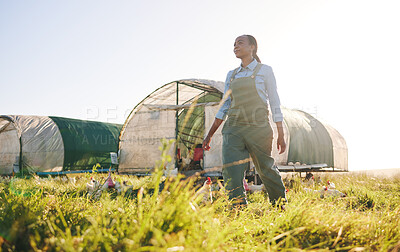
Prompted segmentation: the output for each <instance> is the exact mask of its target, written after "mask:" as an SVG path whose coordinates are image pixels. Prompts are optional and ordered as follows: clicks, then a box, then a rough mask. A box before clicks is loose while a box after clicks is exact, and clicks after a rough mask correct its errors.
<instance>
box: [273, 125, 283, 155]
mask: <svg viewBox="0 0 400 252" xmlns="http://www.w3.org/2000/svg"><path fill="white" fill-rule="evenodd" d="M275 123H276V127H277V129H278V140H277V141H276V147H277V148H278V151H279V149H280V151H279V154H282V153H284V152H285V150H286V143H285V138H284V137H285V134H284V133H283V126H282V121H280V122H275Z"/></svg>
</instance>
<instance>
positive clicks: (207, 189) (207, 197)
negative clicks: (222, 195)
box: [194, 177, 213, 203]
mask: <svg viewBox="0 0 400 252" xmlns="http://www.w3.org/2000/svg"><path fill="white" fill-rule="evenodd" d="M211 184H212V181H211V178H210V177H207V180H206V181H205V182H204V184H203V186H202V187H201V188H200V189H199V190H197V191H196V193H195V195H194V196H195V198H197V196H199V195H203V202H206V201H210V202H211V203H212V202H213V198H212V191H211Z"/></svg>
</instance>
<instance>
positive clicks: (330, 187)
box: [327, 180, 336, 189]
mask: <svg viewBox="0 0 400 252" xmlns="http://www.w3.org/2000/svg"><path fill="white" fill-rule="evenodd" d="M327 184H328V186H327V187H328V189H336V186H335V184H334V183H333V182H330V181H329V180H328V181H327Z"/></svg>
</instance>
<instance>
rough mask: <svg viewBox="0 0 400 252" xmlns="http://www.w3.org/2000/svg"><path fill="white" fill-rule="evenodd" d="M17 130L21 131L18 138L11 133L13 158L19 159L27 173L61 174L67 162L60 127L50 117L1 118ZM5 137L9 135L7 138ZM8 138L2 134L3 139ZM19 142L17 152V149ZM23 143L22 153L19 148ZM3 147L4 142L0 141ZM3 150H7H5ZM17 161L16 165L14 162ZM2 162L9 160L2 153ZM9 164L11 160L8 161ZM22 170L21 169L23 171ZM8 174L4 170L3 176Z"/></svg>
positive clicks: (0, 135)
mask: <svg viewBox="0 0 400 252" xmlns="http://www.w3.org/2000/svg"><path fill="white" fill-rule="evenodd" d="M0 118H1V119H3V120H8V121H10V122H11V123H12V125H13V126H14V128H16V129H18V131H17V132H18V133H17V136H16V134H15V133H12V136H10V139H12V140H10V141H11V143H12V146H13V147H12V153H13V154H12V155H15V153H18V154H17V155H15V156H20V159H21V163H20V164H21V165H22V167H23V169H24V170H25V171H27V172H48V171H61V170H62V167H63V162H64V145H63V140H62V138H61V134H60V132H59V130H58V127H57V125H56V124H55V123H54V122H53V121H52V120H51V119H50V118H49V117H47V116H2V117H0ZM4 134H6V135H4ZM6 136H7V132H0V138H1V139H3V137H6ZM16 142H18V150H16V149H17V147H16V145H17V144H16ZM19 143H20V144H21V146H22V147H21V152H20V148H19ZM0 145H2V146H3V141H1V142H0ZM2 148H4V147H2ZM15 158H16V157H14V160H12V161H13V163H15V161H16V160H15ZM0 160H1V161H0V162H4V161H3V160H7V155H3V154H1V157H0ZM7 162H8V161H7ZM22 167H21V169H22ZM7 172H9V168H8V169H7V170H1V173H2V174H6V173H7Z"/></svg>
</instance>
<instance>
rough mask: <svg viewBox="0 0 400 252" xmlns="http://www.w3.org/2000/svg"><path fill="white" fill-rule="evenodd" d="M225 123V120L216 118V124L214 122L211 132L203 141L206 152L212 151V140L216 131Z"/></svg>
mask: <svg viewBox="0 0 400 252" xmlns="http://www.w3.org/2000/svg"><path fill="white" fill-rule="evenodd" d="M223 121H224V120H222V119H218V118H215V120H214V122H213V124H212V126H211V129H210V131H209V132H208V134H207V136H206V138H205V139H204V141H203V149H204V150H206V151H208V150H209V149H210V142H211V138H212V136H213V135H214V133H215V131H217V129H218V128H219V126H220V125H221V123H222V122H223Z"/></svg>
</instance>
